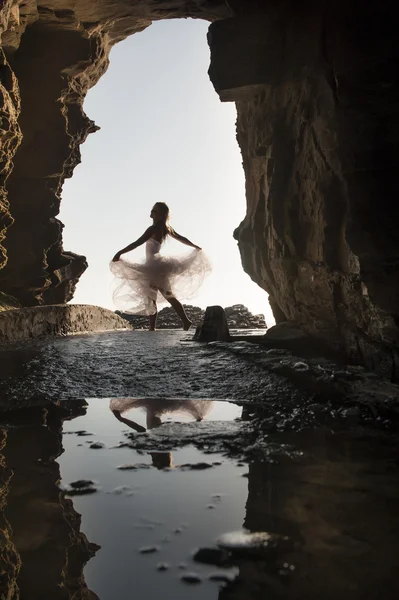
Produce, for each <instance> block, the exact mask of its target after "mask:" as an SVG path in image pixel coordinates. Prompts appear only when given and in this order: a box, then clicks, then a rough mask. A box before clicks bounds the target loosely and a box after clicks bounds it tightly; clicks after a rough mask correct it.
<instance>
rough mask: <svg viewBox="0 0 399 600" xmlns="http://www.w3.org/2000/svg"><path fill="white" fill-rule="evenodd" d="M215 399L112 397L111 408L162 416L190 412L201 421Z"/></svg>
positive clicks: (121, 411) (123, 411)
mask: <svg viewBox="0 0 399 600" xmlns="http://www.w3.org/2000/svg"><path fill="white" fill-rule="evenodd" d="M212 405H213V400H180V399H179V398H169V399H167V398H112V399H111V402H110V405H109V407H110V410H112V411H114V410H118V411H119V412H120V413H122V414H123V413H126V412H128V411H129V410H132V409H140V410H142V411H144V412H147V413H148V412H151V413H152V414H153V415H154V416H157V417H159V418H160V417H162V416H163V415H166V414H170V413H176V412H177V413H181V414H188V415H190V416H192V417H193V418H194V419H196V420H198V421H201V420H202V419H203V418H204V417H205V416H206V414H207V413H208V412H209V410H210V409H211V407H212Z"/></svg>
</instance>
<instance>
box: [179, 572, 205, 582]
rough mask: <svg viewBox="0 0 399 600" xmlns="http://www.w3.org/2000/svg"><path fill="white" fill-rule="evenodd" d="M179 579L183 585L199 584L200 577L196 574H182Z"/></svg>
mask: <svg viewBox="0 0 399 600" xmlns="http://www.w3.org/2000/svg"><path fill="white" fill-rule="evenodd" d="M180 579H181V580H182V581H184V582H185V583H201V582H202V577H201V576H200V575H198V573H183V575H181V577H180Z"/></svg>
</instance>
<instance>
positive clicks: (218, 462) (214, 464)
mask: <svg viewBox="0 0 399 600" xmlns="http://www.w3.org/2000/svg"><path fill="white" fill-rule="evenodd" d="M212 464H213V466H214V467H220V465H222V464H223V463H222V462H221V461H220V460H217V461H216V462H213V463H212Z"/></svg>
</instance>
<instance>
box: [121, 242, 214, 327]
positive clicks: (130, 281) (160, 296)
mask: <svg viewBox="0 0 399 600" xmlns="http://www.w3.org/2000/svg"><path fill="white" fill-rule="evenodd" d="M159 249H160V244H159V242H157V241H156V240H154V239H150V240H148V241H147V248H146V250H147V257H146V260H145V261H143V262H138V263H132V262H129V261H128V260H125V259H120V260H118V261H116V262H111V263H110V269H111V272H112V273H113V274H114V275H115V278H116V281H117V287H116V289H115V291H114V293H113V298H114V302H115V305H116V307H117V308H118V309H119V310H121V311H122V312H125V313H127V314H134V315H152V314H155V312H156V310H157V308H156V305H157V304H162V303H167V302H168V300H169V299H170V298H177V299H179V300H180V301H184V300H189V299H190V298H192V297H193V296H195V294H196V293H197V292H198V289H199V288H200V286H201V284H202V282H203V280H204V278H205V277H206V275H207V274H208V273H209V272H210V270H211V268H210V263H209V260H208V259H207V257H206V255H205V253H204V252H203V251H202V250H193V251H192V252H190V253H189V254H187V255H186V256H183V257H180V256H178V257H171V256H163V255H161V254H160V252H159Z"/></svg>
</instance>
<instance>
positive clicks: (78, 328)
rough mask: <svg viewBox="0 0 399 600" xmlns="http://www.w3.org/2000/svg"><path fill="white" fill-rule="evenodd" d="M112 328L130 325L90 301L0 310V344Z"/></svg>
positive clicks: (123, 327) (125, 327) (124, 327)
mask: <svg viewBox="0 0 399 600" xmlns="http://www.w3.org/2000/svg"><path fill="white" fill-rule="evenodd" d="M112 329H131V327H130V325H129V324H128V323H127V322H126V321H125V320H124V319H122V318H121V317H118V315H116V314H115V313H114V312H112V311H111V310H107V309H106V308H101V307H99V306H91V305H89V304H53V305H49V306H34V307H31V308H20V309H14V310H7V311H4V312H2V313H0V343H1V342H3V343H4V342H15V341H20V340H26V339H31V338H40V337H46V336H57V335H61V336H62V335H69V334H71V333H88V332H98V331H109V330H112Z"/></svg>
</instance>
